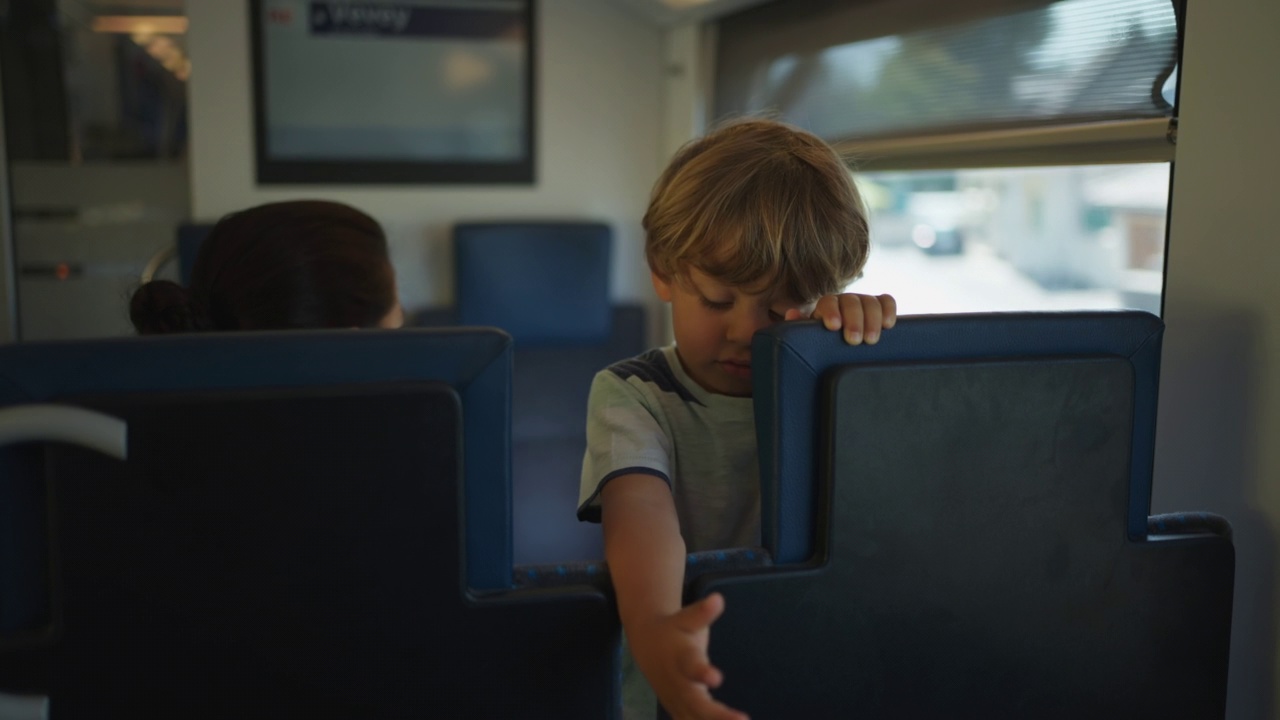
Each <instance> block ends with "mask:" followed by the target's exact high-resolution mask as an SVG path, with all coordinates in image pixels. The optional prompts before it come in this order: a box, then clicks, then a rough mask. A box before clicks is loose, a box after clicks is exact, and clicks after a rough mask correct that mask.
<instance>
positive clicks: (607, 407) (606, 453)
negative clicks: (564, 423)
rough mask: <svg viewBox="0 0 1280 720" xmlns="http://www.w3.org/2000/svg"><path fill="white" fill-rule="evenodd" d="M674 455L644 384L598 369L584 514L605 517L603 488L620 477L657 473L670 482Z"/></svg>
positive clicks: (581, 503) (582, 494) (585, 463)
mask: <svg viewBox="0 0 1280 720" xmlns="http://www.w3.org/2000/svg"><path fill="white" fill-rule="evenodd" d="M671 457H672V445H671V437H670V435H669V434H668V433H667V432H666V431H665V430H664V429H663V427H662V423H661V422H660V421H659V415H658V413H656V412H655V410H654V409H653V407H652V405H651V402H650V400H649V399H648V398H646V396H645V393H644V390H643V389H642V387H640V386H639V385H638V384H633V383H631V382H628V381H627V380H624V379H622V378H620V377H618V376H617V375H616V374H614V373H612V372H610V371H608V370H603V371H601V372H599V373H596V376H595V379H594V380H593V381H592V382H591V395H590V397H589V399H588V400H587V452H586V455H585V456H584V457H583V460H582V484H581V486H580V488H579V491H578V519H579V520H587V521H590V522H600V491H601V490H602V489H603V488H604V486H605V483H607V482H609V481H610V480H612V479H614V478H616V477H619V476H622V475H630V474H634V473H640V474H647V475H654V476H656V477H659V478H661V479H662V480H663V481H664V482H666V483H667V485H668V486H670V485H671V474H672V467H671V465H672V461H671Z"/></svg>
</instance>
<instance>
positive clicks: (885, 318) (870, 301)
mask: <svg viewBox="0 0 1280 720" xmlns="http://www.w3.org/2000/svg"><path fill="white" fill-rule="evenodd" d="M803 317H804V313H803V311H801V310H788V311H787V314H786V319H787V320H799V319H801V318H803ZM809 317H810V318H812V319H814V320H821V321H822V324H823V325H825V326H826V328H827V329H828V330H844V341H845V342H847V343H849V344H850V345H858V344H861V343H863V342H865V343H867V344H868V345H875V344H876V343H877V342H879V340H880V331H881V330H888V329H889V328H891V327H893V324H894V323H896V322H897V321H898V303H897V301H896V300H894V299H893V296H892V295H860V294H858V293H841V294H840V295H826V296H824V297H823V298H822V299H820V300H818V303H817V305H816V306H815V307H814V309H813V313H812V314H811V315H809Z"/></svg>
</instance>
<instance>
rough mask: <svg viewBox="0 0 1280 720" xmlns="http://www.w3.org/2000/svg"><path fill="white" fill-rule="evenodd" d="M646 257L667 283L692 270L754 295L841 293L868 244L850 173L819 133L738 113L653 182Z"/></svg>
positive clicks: (808, 297) (802, 297)
mask: <svg viewBox="0 0 1280 720" xmlns="http://www.w3.org/2000/svg"><path fill="white" fill-rule="evenodd" d="M644 230H645V256H646V257H647V259H648V261H649V268H650V269H651V270H652V271H653V273H654V274H655V275H657V276H658V277H659V278H661V279H662V280H664V281H666V282H671V281H672V280H680V279H682V278H683V276H684V274H685V273H686V272H687V271H688V269H689V268H690V267H693V268H697V269H698V270H701V271H702V272H705V273H707V274H708V275H711V276H712V277H714V278H716V279H717V280H719V281H721V282H723V283H726V284H728V285H731V286H734V287H743V288H746V289H748V291H750V292H779V291H781V292H784V293H785V294H786V295H787V296H788V299H790V300H796V301H800V302H812V301H814V300H817V299H818V298H819V297H821V296H823V295H830V294H832V293H837V292H841V291H842V290H843V289H844V286H845V285H847V284H848V283H849V282H850V281H852V280H853V279H854V278H855V277H857V275H858V273H859V272H861V270H862V266H863V264H864V263H866V260H867V252H868V250H869V248H870V244H869V233H868V229H867V218H866V213H865V211H864V209H863V204H862V198H861V197H860V196H859V194H858V190H857V188H856V187H855V186H854V184H853V177H852V176H851V174H850V172H849V170H848V168H846V167H845V165H844V163H843V162H841V160H840V157H839V156H838V155H837V154H836V153H835V151H834V150H832V149H831V147H830V146H829V145H827V144H826V143H825V142H823V141H822V140H821V139H819V138H817V137H816V136H814V135H812V134H810V133H808V132H805V131H803V130H799V129H797V128H794V127H791V126H789V125H786V124H784V123H780V122H777V121H774V120H764V119H748V120H740V121H736V122H733V123H730V124H728V125H725V126H722V127H720V128H719V129H717V130H715V131H713V132H711V133H709V134H707V135H705V136H703V137H701V138H699V139H697V140H693V141H691V142H689V143H688V144H686V145H685V146H684V147H682V148H681V149H680V150H679V152H677V153H676V155H675V157H674V158H672V160H671V163H670V164H669V165H668V166H667V169H666V170H665V171H663V173H662V177H660V178H658V182H657V184H656V185H654V188H653V196H652V197H651V198H650V200H649V209H648V211H646V212H645V215H644Z"/></svg>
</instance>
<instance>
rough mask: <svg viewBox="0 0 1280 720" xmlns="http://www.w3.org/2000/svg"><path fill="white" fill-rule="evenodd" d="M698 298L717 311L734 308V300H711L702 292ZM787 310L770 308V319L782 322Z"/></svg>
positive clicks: (705, 305)
mask: <svg viewBox="0 0 1280 720" xmlns="http://www.w3.org/2000/svg"><path fill="white" fill-rule="evenodd" d="M698 299H699V300H700V301H701V302H702V306H703V307H705V308H707V309H708V310H714V311H715V312H728V311H730V310H732V309H733V301H732V300H725V301H720V302H718V301H714V300H711V299H709V298H707V297H706V296H705V295H702V294H699V295H698ZM786 312H787V311H786V310H783V311H781V312H779V311H777V310H774V309H773V308H769V319H770V320H772V321H773V322H782V321H783V319H784V318H785V317H786Z"/></svg>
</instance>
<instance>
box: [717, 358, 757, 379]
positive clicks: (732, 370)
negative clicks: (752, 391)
mask: <svg viewBox="0 0 1280 720" xmlns="http://www.w3.org/2000/svg"><path fill="white" fill-rule="evenodd" d="M720 367H722V368H724V371H725V372H727V373H729V374H730V375H732V376H734V377H738V378H743V379H744V380H750V379H751V363H740V362H734V361H732V360H721V361H720Z"/></svg>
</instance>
